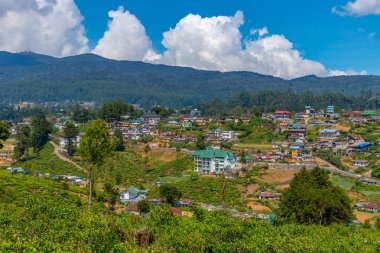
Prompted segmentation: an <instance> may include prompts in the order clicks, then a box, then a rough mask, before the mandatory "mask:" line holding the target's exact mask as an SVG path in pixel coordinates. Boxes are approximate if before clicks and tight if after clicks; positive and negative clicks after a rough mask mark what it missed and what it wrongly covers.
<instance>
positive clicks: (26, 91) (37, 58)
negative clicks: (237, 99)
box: [0, 52, 380, 107]
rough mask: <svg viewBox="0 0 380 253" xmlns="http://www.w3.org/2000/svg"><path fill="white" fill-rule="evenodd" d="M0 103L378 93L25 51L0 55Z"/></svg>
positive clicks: (356, 85)
mask: <svg viewBox="0 0 380 253" xmlns="http://www.w3.org/2000/svg"><path fill="white" fill-rule="evenodd" d="M0 89H1V93H0V101H1V102H20V101H32V102H48V101H56V102H59V101H65V100H79V101H95V102H99V103H102V102H107V101H111V100H121V101H125V102H129V103H138V104H141V105H144V106H151V105H153V104H160V105H166V106H175V107H178V106H188V105H194V104H196V103H200V102H206V101H209V100H211V99H215V98H227V97H230V96H232V95H234V94H237V93H242V92H248V93H251V92H255V91H261V90H275V91H286V90H290V91H292V92H295V93H301V92H305V91H311V92H314V93H316V94H321V93H324V92H337V93H343V94H345V95H349V96H359V95H360V93H361V92H363V91H371V92H372V94H378V93H379V92H380V77H379V76H371V75H367V76H338V77H326V78H320V77H316V76H306V77H302V78H298V79H293V80H284V79H281V78H277V77H273V76H267V75H261V74H257V73H252V72H218V71H204V70H197V69H192V68H187V67H174V66H166V65H156V64H149V63H143V62H134V61H116V60H110V59H106V58H103V57H100V56H98V55H94V54H83V55H77V56H70V57H65V58H54V57H51V56H46V55H40V54H35V53H31V52H23V53H8V52H0Z"/></svg>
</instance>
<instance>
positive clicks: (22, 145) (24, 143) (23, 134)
mask: <svg viewBox="0 0 380 253" xmlns="http://www.w3.org/2000/svg"><path fill="white" fill-rule="evenodd" d="M31 132H32V130H31V128H30V127H29V126H22V127H18V128H17V136H16V138H17V143H16V146H15V158H16V160H17V161H19V160H23V159H26V158H27V157H28V149H29V148H30V135H31Z"/></svg>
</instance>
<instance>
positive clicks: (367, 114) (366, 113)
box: [362, 111, 376, 116]
mask: <svg viewBox="0 0 380 253" xmlns="http://www.w3.org/2000/svg"><path fill="white" fill-rule="evenodd" d="M375 114H376V112H374V111H365V112H363V113H362V115H363V116H371V115H375Z"/></svg>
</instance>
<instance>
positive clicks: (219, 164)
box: [193, 148, 236, 174]
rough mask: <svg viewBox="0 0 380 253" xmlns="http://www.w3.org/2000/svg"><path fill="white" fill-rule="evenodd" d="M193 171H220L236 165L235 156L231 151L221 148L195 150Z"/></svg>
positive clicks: (205, 172) (203, 172) (204, 172)
mask: <svg viewBox="0 0 380 253" xmlns="http://www.w3.org/2000/svg"><path fill="white" fill-rule="evenodd" d="M193 156H194V161H195V171H197V172H198V173H202V174H209V173H217V174H219V173H222V172H224V171H228V170H230V169H234V168H235V166H236V157H235V155H234V154H233V153H231V152H225V151H222V150H214V149H212V148H208V149H207V150H196V151H195V152H194V155H193Z"/></svg>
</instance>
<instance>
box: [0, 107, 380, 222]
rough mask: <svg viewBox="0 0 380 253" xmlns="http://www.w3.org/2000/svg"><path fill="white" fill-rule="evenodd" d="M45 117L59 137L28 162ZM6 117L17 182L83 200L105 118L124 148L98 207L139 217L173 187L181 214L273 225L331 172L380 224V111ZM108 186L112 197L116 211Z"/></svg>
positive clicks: (8, 157) (104, 171) (104, 178)
mask: <svg viewBox="0 0 380 253" xmlns="http://www.w3.org/2000/svg"><path fill="white" fill-rule="evenodd" d="M7 110H8V114H7V113H5V112H6V111H7ZM10 112H12V113H13V114H12V113H10ZM36 113H43V114H44V115H46V118H47V122H49V123H50V124H51V131H50V132H49V136H48V137H47V139H46V140H45V142H44V143H43V145H41V146H40V147H39V148H40V150H39V151H38V152H37V153H35V152H33V151H32V150H31V149H32V146H27V147H24V150H23V151H22V152H21V153H20V149H22V147H21V146H22V145H26V144H25V143H23V142H25V140H24V138H25V131H26V130H27V129H29V131H30V129H34V128H36V126H35V124H36V122H34V119H33V117H35V116H34V115H35V114H36ZM2 115H3V117H4V118H5V116H6V115H13V116H12V117H10V116H8V117H7V118H5V119H6V120H7V121H8V124H9V125H10V126H11V128H10V137H9V138H8V139H7V140H6V141H5V142H4V147H3V148H2V149H0V165H1V166H2V167H3V168H4V169H6V170H7V171H8V173H11V174H15V173H20V174H23V175H25V176H28V177H37V178H45V179H46V180H53V181H58V182H61V183H62V184H64V185H66V184H67V185H68V186H65V187H74V188H75V189H80V188H82V190H79V192H81V194H82V197H83V198H86V196H85V194H84V195H83V190H84V189H87V188H88V183H89V181H88V171H87V169H86V164H85V163H84V161H83V160H82V158H81V156H80V155H79V153H77V152H76V151H77V149H78V146H79V143H80V141H81V138H82V135H83V131H84V129H85V127H86V125H87V124H88V122H89V121H90V120H92V119H93V118H96V117H100V118H101V119H103V120H104V121H105V122H106V123H107V126H108V129H109V134H110V136H111V137H113V138H115V139H116V140H117V147H116V149H115V153H114V154H113V155H112V156H111V157H108V158H107V160H106V162H105V164H104V165H102V166H101V167H102V168H101V169H99V171H95V172H94V190H95V191H96V192H98V193H97V194H96V196H97V198H100V199H97V200H96V201H100V202H105V203H107V202H108V205H111V206H112V210H114V211H115V212H117V213H122V212H130V213H133V214H136V215H139V214H140V213H141V210H140V209H141V208H139V205H138V204H139V202H141V201H143V203H146V202H147V203H148V205H153V206H159V205H161V204H165V203H168V200H167V197H166V195H165V194H163V193H162V191H161V188H162V187H164V186H165V185H166V186H167V185H169V186H175V188H176V189H177V190H178V191H179V192H180V193H179V194H178V196H177V197H176V198H175V200H174V202H173V207H172V213H173V215H176V216H183V215H185V216H192V215H193V211H192V208H191V206H194V205H196V206H198V207H199V208H201V209H204V210H207V211H216V210H225V211H228V212H229V213H230V214H231V215H232V216H234V217H240V218H242V219H248V218H255V219H260V220H267V221H269V220H270V219H271V215H273V213H275V211H276V210H277V208H278V207H279V201H280V199H281V198H282V194H283V192H284V190H286V189H287V188H288V187H289V184H290V182H291V180H292V178H293V176H294V175H295V174H296V173H298V172H299V171H300V170H301V169H302V168H306V169H307V170H311V169H313V168H314V167H320V168H322V169H324V170H327V171H328V172H329V174H330V179H331V180H332V182H333V183H334V185H337V186H340V187H341V188H342V189H344V191H345V192H347V194H348V196H349V197H350V199H351V201H353V205H354V208H355V215H356V217H355V219H354V220H353V221H354V222H357V223H358V224H360V223H362V224H364V223H365V222H369V223H372V224H375V221H376V217H377V216H378V215H379V213H380V112H378V111H358V110H349V111H347V110H344V109H343V108H339V107H336V106H334V105H331V106H328V107H326V108H318V109H316V108H313V107H312V106H310V105H305V109H304V111H300V112H291V111H288V110H286V108H283V109H282V110H274V111H272V112H269V111H268V112H263V113H261V114H260V115H249V114H246V115H244V114H243V115H242V114H240V115H207V112H202V111H200V110H198V109H196V108H184V109H181V110H173V109H169V108H165V107H160V106H155V107H153V108H152V109H142V108H140V107H139V106H138V105H128V104H124V103H121V102H112V103H108V104H104V105H102V106H100V107H96V104H95V103H89V102H86V103H68V102H67V103H65V104H63V103H54V104H34V103H27V102H23V103H18V104H16V105H12V106H10V105H7V106H4V109H3V114H2ZM16 115H17V117H15V116H16ZM18 115H21V117H20V116H18ZM68 122H69V123H71V124H68ZM68 129H69V130H68ZM70 129H71V132H72V133H73V134H71V135H70V134H69V135H68V134H67V132H70ZM73 129H74V130H73ZM32 135H33V130H32ZM69 185H71V186H69ZM77 187H79V188H77ZM105 187H110V188H111V189H112V192H113V195H112V201H111V202H109V201H110V200H109V199H108V197H107V194H108V193H107V188H105ZM108 191H109V189H108ZM99 196H101V197H99ZM110 203H112V204H110Z"/></svg>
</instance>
